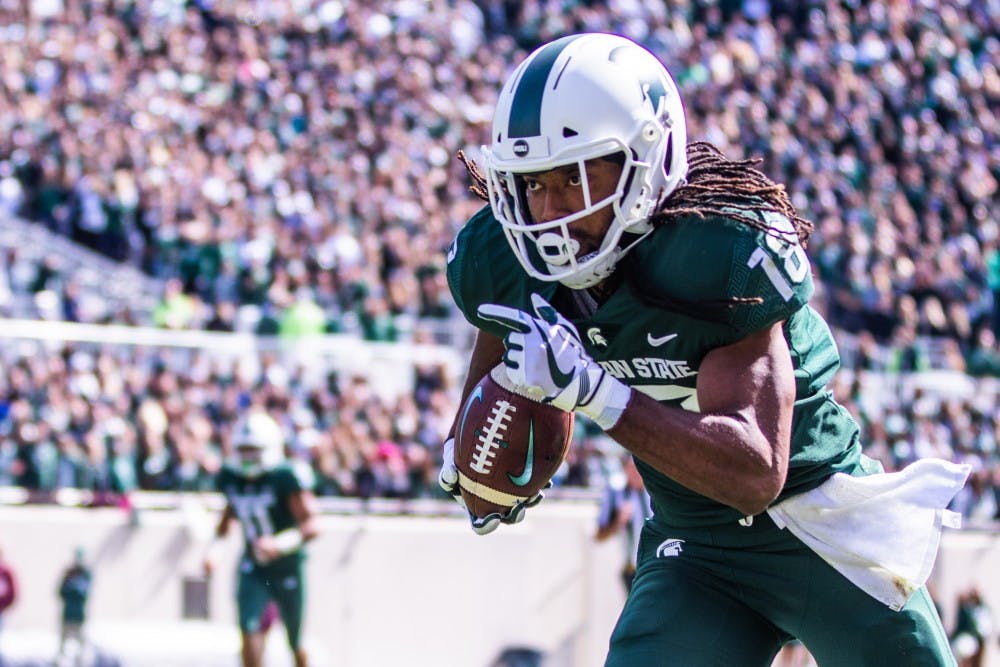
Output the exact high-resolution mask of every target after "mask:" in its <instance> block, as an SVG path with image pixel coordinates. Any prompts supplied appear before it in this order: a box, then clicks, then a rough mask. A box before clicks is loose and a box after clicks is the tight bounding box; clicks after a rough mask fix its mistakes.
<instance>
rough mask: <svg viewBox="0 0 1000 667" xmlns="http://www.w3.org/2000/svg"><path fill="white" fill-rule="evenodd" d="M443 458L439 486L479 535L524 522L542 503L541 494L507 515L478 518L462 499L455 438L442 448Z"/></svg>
mask: <svg viewBox="0 0 1000 667" xmlns="http://www.w3.org/2000/svg"><path fill="white" fill-rule="evenodd" d="M441 458H442V461H441V470H440V471H439V472H438V486H440V487H441V488H442V489H443V490H444V492H445V493H447V494H448V495H450V496H451V497H452V498H454V499H455V502H457V503H458V504H459V505H461V506H462V509H464V510H465V511H466V512H467V513H468V515H469V523H470V524H471V525H472V530H473V531H475V533H476V534H477V535H486V534H488V533H492V532H493V531H494V530H496V529H497V526H499V525H500V524H501V523H520V522H521V521H523V520H524V513H525V511H526V510H527V509H528V508H529V507H534V506H535V505H537V504H538V503H540V502H542V494H541V492H539V493H536V494H535V495H533V496H532V497H530V498H528V499H527V500H524V501H518V502H516V503H514V505H513V506H512V507H511V508H510V509H509V510H508V511H507V513H506V514H500V513H499V512H493V513H491V514H487V515H486V516H484V517H482V518H480V517H477V516H475V515H474V514H473V513H472V512H469V508H468V507H466V505H465V500H464V499H463V498H462V489H461V486H460V485H459V481H458V466H456V465H455V438H448V439H447V440H445V441H444V445H443V446H442V447H441ZM548 486H551V482H550V483H549V484H548V485H546V488H548Z"/></svg>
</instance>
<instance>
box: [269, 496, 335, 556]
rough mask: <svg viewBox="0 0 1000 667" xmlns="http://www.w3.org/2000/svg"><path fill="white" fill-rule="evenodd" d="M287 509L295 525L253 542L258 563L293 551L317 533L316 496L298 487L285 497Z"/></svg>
mask: <svg viewBox="0 0 1000 667" xmlns="http://www.w3.org/2000/svg"><path fill="white" fill-rule="evenodd" d="M287 502H288V509H289V511H291V513H292V516H293V517H294V518H295V526H293V527H292V528H286V529H284V530H282V531H280V532H278V533H275V534H274V535H261V536H260V537H258V538H257V539H256V540H255V541H254V543H253V551H254V557H255V559H256V560H257V562H258V563H261V564H264V563H269V562H271V561H273V560H275V559H277V558H280V557H282V556H286V555H288V554H291V553H294V552H296V551H298V550H299V549H301V548H302V545H304V544H305V543H306V542H308V541H309V540H312V539H314V538H315V537H316V536H317V535H318V534H319V526H318V524H317V520H316V516H317V514H318V513H317V510H316V496H315V495H314V494H313V492H312V491H310V490H308V489H300V490H298V491H295V492H294V493H291V494H289V495H288V497H287Z"/></svg>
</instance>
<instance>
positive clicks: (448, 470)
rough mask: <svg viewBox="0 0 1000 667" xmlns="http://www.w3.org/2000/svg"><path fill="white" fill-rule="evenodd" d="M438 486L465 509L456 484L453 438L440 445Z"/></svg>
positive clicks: (456, 472)
mask: <svg viewBox="0 0 1000 667" xmlns="http://www.w3.org/2000/svg"><path fill="white" fill-rule="evenodd" d="M438 486H440V487H441V489H442V490H443V491H444V492H445V493H447V494H448V495H449V496H451V497H452V499H453V500H454V501H455V502H457V503H458V504H459V505H461V506H462V509H467V508H466V507H465V500H463V499H462V490H461V488H460V487H459V483H458V466H456V465H455V438H454V436H451V437H449V438H448V439H447V440H445V441H444V444H443V445H441V470H439V471H438Z"/></svg>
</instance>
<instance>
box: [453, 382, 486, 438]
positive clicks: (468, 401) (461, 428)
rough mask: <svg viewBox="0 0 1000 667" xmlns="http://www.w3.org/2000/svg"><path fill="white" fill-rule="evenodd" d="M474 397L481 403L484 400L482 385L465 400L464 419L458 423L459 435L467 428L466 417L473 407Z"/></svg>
mask: <svg viewBox="0 0 1000 667" xmlns="http://www.w3.org/2000/svg"><path fill="white" fill-rule="evenodd" d="M473 399H475V400H477V401H479V402H480V403H482V402H483V388H482V387H476V390H475V391H474V392H472V396H469V398H467V399H466V401H465V409H464V410H462V421H461V422H459V424H458V432H457V435H459V436H461V434H462V431H464V430H465V418H466V417H468V416H469V409H470V408H471V407H472V400H473Z"/></svg>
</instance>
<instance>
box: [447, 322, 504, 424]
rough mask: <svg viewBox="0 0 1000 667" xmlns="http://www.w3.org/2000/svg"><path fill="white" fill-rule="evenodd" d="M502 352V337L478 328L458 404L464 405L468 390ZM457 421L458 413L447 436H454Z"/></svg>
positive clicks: (488, 370)
mask: <svg viewBox="0 0 1000 667" xmlns="http://www.w3.org/2000/svg"><path fill="white" fill-rule="evenodd" d="M503 354H504V345H503V339H502V338H498V337H496V336H494V335H493V334H491V333H489V332H488V331H484V330H482V329H480V330H479V331H478V333H477V334H476V341H475V343H473V346H472V353H471V354H470V355H469V370H468V373H467V374H466V376H465V384H464V385H463V386H462V399H461V400H460V401H459V402H458V404H459V405H465V399H466V398H468V396H469V392H471V391H472V390H473V389H474V388H475V386H476V385H477V384H478V383H479V381H480V380H481V379H483V377H484V376H485V375H486V374H487V373H489V372H490V371H491V370H492V369H493V367H494V366H496V365H497V364H499V363H500V360H501V359H502V358H503ZM457 423H458V415H457V414H456V415H455V419H454V420H452V423H451V429H450V430H449V431H448V437H449V438H451V437H454V435H455V428H456V425H457Z"/></svg>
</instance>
